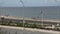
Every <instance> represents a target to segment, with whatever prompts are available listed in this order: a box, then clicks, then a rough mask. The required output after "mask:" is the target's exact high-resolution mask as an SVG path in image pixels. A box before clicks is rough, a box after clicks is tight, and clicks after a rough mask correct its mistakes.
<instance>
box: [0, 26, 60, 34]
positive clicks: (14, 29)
mask: <svg viewBox="0 0 60 34" xmlns="http://www.w3.org/2000/svg"><path fill="white" fill-rule="evenodd" d="M0 29H1V30H2V31H4V32H5V31H8V32H10V33H11V34H13V33H16V32H19V33H22V34H23V33H27V34H29V33H30V34H34V32H35V33H36V32H37V33H36V34H40V33H42V34H59V33H60V32H58V31H51V30H42V29H32V28H23V27H13V26H3V25H0ZM12 32H13V33H12Z"/></svg>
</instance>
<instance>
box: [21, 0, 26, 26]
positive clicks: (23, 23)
mask: <svg viewBox="0 0 60 34" xmlns="http://www.w3.org/2000/svg"><path fill="white" fill-rule="evenodd" d="M20 2H21V4H22V5H23V27H24V23H25V20H24V19H25V18H24V8H25V6H24V2H23V1H22V0H20Z"/></svg>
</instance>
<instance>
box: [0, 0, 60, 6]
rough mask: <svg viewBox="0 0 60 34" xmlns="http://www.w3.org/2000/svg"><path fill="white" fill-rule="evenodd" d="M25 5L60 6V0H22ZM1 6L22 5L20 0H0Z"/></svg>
mask: <svg viewBox="0 0 60 34" xmlns="http://www.w3.org/2000/svg"><path fill="white" fill-rule="evenodd" d="M22 1H23V2H24V5H25V6H26V7H34V6H35V7H36V6H37V7H38V6H60V0H56V1H55V0H22ZM0 6H1V7H22V6H23V5H22V3H21V2H20V0H0Z"/></svg>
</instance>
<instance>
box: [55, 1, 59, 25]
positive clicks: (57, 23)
mask: <svg viewBox="0 0 60 34" xmlns="http://www.w3.org/2000/svg"><path fill="white" fill-rule="evenodd" d="M55 1H56V2H57V6H59V2H60V0H55ZM58 10H59V9H57V20H59V11H58ZM57 26H59V22H57Z"/></svg>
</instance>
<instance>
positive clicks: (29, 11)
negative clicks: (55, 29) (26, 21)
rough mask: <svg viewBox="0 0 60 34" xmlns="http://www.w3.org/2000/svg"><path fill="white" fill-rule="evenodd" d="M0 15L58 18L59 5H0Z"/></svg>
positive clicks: (59, 17)
mask: <svg viewBox="0 0 60 34" xmlns="http://www.w3.org/2000/svg"><path fill="white" fill-rule="evenodd" d="M0 15H1V16H2V15H5V16H6V15H9V16H14V17H25V18H42V15H43V19H59V20H60V6H48V7H25V8H23V7H0Z"/></svg>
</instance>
